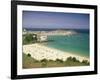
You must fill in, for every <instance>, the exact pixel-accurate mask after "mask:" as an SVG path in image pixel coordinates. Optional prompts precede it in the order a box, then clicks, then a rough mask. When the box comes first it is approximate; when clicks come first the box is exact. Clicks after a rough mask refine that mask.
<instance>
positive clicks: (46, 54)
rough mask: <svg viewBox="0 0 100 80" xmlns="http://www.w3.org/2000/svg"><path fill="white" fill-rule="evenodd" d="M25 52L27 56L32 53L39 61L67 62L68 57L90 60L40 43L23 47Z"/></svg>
mask: <svg viewBox="0 0 100 80" xmlns="http://www.w3.org/2000/svg"><path fill="white" fill-rule="evenodd" d="M23 52H24V53H25V54H28V53H30V54H31V56H32V57H33V58H35V59H37V60H42V59H44V58H45V59H47V60H56V59H62V60H63V61H65V60H66V59H67V58H68V57H70V56H71V57H76V59H77V60H79V61H82V60H88V61H90V60H89V58H86V57H83V56H79V55H75V54H72V53H69V52H63V51H60V50H57V49H54V48H49V47H46V46H44V45H41V44H39V43H35V44H29V45H23Z"/></svg>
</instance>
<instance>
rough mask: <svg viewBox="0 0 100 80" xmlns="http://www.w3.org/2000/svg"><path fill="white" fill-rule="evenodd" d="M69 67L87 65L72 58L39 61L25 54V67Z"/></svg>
mask: <svg viewBox="0 0 100 80" xmlns="http://www.w3.org/2000/svg"><path fill="white" fill-rule="evenodd" d="M65 66H66V67H68V66H70V67H71V66H86V64H84V63H80V62H74V61H71V60H68V61H66V62H60V61H52V60H50V61H42V62H41V61H37V60H35V59H33V58H32V57H29V56H27V55H26V54H23V68H43V67H44V68H45V67H65Z"/></svg>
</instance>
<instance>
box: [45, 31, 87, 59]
mask: <svg viewBox="0 0 100 80" xmlns="http://www.w3.org/2000/svg"><path fill="white" fill-rule="evenodd" d="M48 40H53V41H50V42H46V43H44V45H46V46H48V47H51V48H55V49H59V50H62V51H65V52H71V53H73V54H78V55H81V56H85V57H89V33H79V34H76V35H70V36H60V35H59V36H48Z"/></svg>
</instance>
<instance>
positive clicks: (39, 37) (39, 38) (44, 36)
mask: <svg viewBox="0 0 100 80" xmlns="http://www.w3.org/2000/svg"><path fill="white" fill-rule="evenodd" d="M37 40H38V41H39V42H43V41H47V35H42V34H38V35H37Z"/></svg>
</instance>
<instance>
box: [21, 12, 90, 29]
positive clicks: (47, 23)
mask: <svg viewBox="0 0 100 80" xmlns="http://www.w3.org/2000/svg"><path fill="white" fill-rule="evenodd" d="M22 26H23V28H66V29H89V14H82V13H62V12H40V11H23V14H22Z"/></svg>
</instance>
